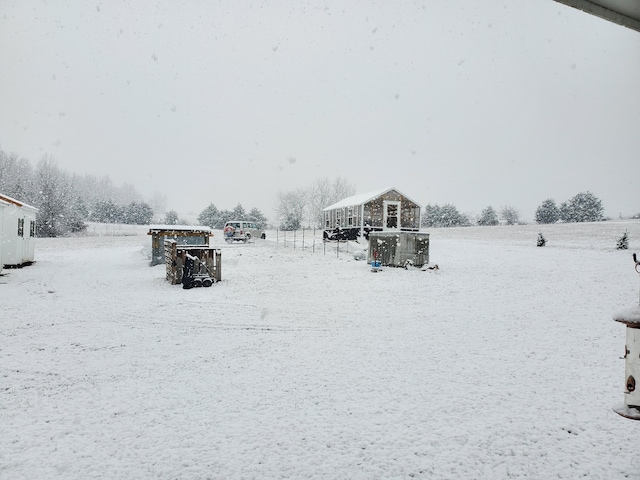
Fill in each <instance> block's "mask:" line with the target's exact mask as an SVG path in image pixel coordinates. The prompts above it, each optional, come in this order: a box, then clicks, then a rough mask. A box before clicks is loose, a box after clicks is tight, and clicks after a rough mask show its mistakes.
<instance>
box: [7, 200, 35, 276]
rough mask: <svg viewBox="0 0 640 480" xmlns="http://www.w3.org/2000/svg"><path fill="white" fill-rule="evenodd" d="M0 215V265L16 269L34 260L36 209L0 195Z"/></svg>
mask: <svg viewBox="0 0 640 480" xmlns="http://www.w3.org/2000/svg"><path fill="white" fill-rule="evenodd" d="M0 201H1V202H2V215H1V222H2V227H0V236H1V239H2V242H1V243H2V249H1V253H0V255H1V257H0V263H1V264H2V265H3V266H4V267H10V268H17V267H22V266H24V265H29V264H31V263H33V262H34V259H35V237H36V214H37V213H38V209H37V208H35V207H32V206H31V205H27V204H26V203H24V202H21V201H19V200H16V199H15V198H11V197H8V196H6V195H3V194H0Z"/></svg>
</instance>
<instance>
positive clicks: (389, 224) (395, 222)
mask: <svg viewBox="0 0 640 480" xmlns="http://www.w3.org/2000/svg"><path fill="white" fill-rule="evenodd" d="M382 222H383V229H384V230H390V229H393V228H400V202H390V201H385V202H384V214H383V218H382Z"/></svg>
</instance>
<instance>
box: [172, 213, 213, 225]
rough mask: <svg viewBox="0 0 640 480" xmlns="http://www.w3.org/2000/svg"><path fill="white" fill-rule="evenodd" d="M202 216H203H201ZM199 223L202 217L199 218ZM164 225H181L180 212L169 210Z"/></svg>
mask: <svg viewBox="0 0 640 480" xmlns="http://www.w3.org/2000/svg"><path fill="white" fill-rule="evenodd" d="M200 215H202V214H200ZM198 221H200V217H199V216H198ZM164 224H165V225H179V224H180V219H179V218H178V212H176V211H175V210H169V211H168V212H167V213H165V214H164ZM201 225H206V224H204V223H201Z"/></svg>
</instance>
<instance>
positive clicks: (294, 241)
mask: <svg viewBox="0 0 640 480" xmlns="http://www.w3.org/2000/svg"><path fill="white" fill-rule="evenodd" d="M293 249H294V250H295V249H296V230H294V231H293Z"/></svg>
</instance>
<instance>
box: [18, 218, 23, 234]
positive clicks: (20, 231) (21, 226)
mask: <svg viewBox="0 0 640 480" xmlns="http://www.w3.org/2000/svg"><path fill="white" fill-rule="evenodd" d="M18 236H19V237H24V218H19V219H18Z"/></svg>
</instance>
